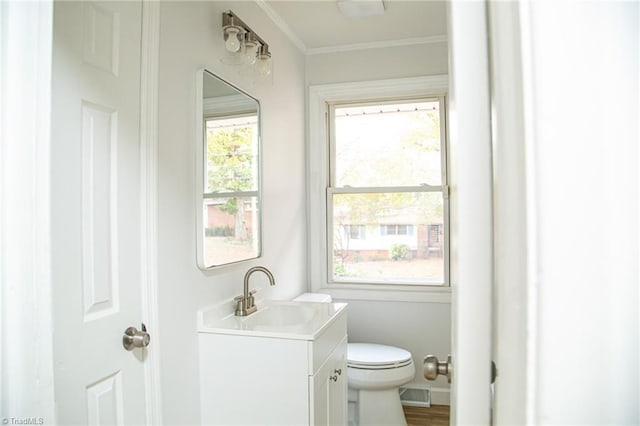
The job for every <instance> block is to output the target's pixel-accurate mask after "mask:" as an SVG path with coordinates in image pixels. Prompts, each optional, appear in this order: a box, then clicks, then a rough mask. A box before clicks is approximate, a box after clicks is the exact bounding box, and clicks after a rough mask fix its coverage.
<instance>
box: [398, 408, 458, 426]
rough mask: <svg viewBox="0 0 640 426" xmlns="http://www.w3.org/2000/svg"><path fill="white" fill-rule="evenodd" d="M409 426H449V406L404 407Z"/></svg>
mask: <svg viewBox="0 0 640 426" xmlns="http://www.w3.org/2000/svg"><path fill="white" fill-rule="evenodd" d="M402 408H403V410H404V416H405V418H406V419H407V425H408V426H449V406H448V405H432V406H431V407H429V408H422V407H405V406H403V407H402Z"/></svg>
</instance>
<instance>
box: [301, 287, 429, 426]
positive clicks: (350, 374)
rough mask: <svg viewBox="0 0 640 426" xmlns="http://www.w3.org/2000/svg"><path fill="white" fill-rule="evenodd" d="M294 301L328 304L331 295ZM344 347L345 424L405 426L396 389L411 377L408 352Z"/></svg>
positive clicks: (310, 295) (306, 296)
mask: <svg viewBox="0 0 640 426" xmlns="http://www.w3.org/2000/svg"><path fill="white" fill-rule="evenodd" d="M294 300H296V301H306V302H331V296H330V295H327V294H319V293H304V294H302V295H300V296H298V297H296V298H295V299H294ZM347 347H348V349H347V380H348V382H347V383H348V387H349V425H350V426H351V425H354V426H355V425H361V426H370V425H381V426H382V425H384V426H396V425H404V426H406V424H407V422H406V420H405V417H404V412H403V411H402V403H401V402H400V391H399V388H400V386H402V385H404V384H407V383H409V382H410V381H411V380H413V378H414V375H415V372H416V369H415V366H414V364H413V358H412V356H411V353H410V352H409V351H406V350H404V349H401V348H397V347H394V346H387V345H379V344H373V343H349V344H348V345H347Z"/></svg>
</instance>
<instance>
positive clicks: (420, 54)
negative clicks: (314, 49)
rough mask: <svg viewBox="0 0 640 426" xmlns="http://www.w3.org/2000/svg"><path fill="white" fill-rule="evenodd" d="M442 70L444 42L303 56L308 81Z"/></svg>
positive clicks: (405, 75)
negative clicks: (305, 62)
mask: <svg viewBox="0 0 640 426" xmlns="http://www.w3.org/2000/svg"><path fill="white" fill-rule="evenodd" d="M446 73H447V43H446V42H438V43H429V44H418V45H413V46H398V47H385V48H379V49H365V50H351V51H346V52H334V53H324V54H316V55H308V56H307V84H310V85H314V84H329V83H338V82H346V81H368V80H383V79H387V78H401V77H420V76H425V75H438V74H446Z"/></svg>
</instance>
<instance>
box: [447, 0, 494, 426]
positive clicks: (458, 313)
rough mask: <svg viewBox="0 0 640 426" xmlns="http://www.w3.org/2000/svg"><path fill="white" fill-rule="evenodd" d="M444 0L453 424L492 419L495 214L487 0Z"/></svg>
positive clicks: (475, 422) (481, 422)
mask: <svg viewBox="0 0 640 426" xmlns="http://www.w3.org/2000/svg"><path fill="white" fill-rule="evenodd" d="M447 6H448V12H449V13H448V19H449V21H448V26H447V28H448V30H449V34H451V35H452V36H451V37H450V40H451V43H450V45H449V47H450V50H449V64H450V65H449V75H450V77H451V90H450V95H449V99H450V108H449V146H450V148H451V152H452V157H451V165H452V166H453V170H452V173H451V176H452V177H453V178H454V179H453V180H452V182H451V187H452V198H453V201H455V203H456V204H455V205H454V209H455V211H456V214H455V217H456V224H455V225H456V234H455V237H456V240H455V243H456V255H455V259H454V262H456V265H457V268H456V275H457V277H456V279H455V280H452V289H451V290H452V295H453V299H452V319H451V323H452V327H451V330H452V355H453V365H454V366H455V367H454V369H455V370H454V375H453V383H452V387H451V392H452V393H451V424H461V425H462V424H491V413H490V406H491V398H490V391H489V390H490V387H489V384H490V368H489V366H490V362H491V339H492V330H491V319H492V317H491V314H492V312H491V302H492V299H491V296H492V284H493V269H492V266H493V239H492V234H493V217H492V174H491V173H492V164H491V102H490V101H491V98H490V90H489V89H490V86H489V83H490V82H489V58H488V55H489V52H488V33H487V31H488V30H487V11H486V7H487V0H483V1H477V2H469V1H466V0H452V1H450V2H447Z"/></svg>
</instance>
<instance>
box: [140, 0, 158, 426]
mask: <svg viewBox="0 0 640 426" xmlns="http://www.w3.org/2000/svg"><path fill="white" fill-rule="evenodd" d="M159 44H160V3H159V2H156V1H154V0H143V1H142V40H141V65H140V68H141V76H140V150H141V153H140V178H141V182H140V186H141V188H140V196H141V199H140V215H141V218H140V219H141V230H140V233H141V235H140V240H141V242H142V249H141V250H142V252H141V263H142V268H141V274H142V276H141V293H142V294H141V296H142V297H141V298H142V318H143V322H144V323H145V324H146V325H147V330H148V331H149V333H150V334H151V337H152V340H151V345H150V346H149V349H148V351H147V353H146V354H147V358H146V362H144V372H145V375H144V376H145V395H146V404H145V407H146V418H147V424H148V425H157V424H162V393H161V390H162V387H161V378H160V332H159V312H158V253H157V246H158V244H157V242H158V63H159Z"/></svg>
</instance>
